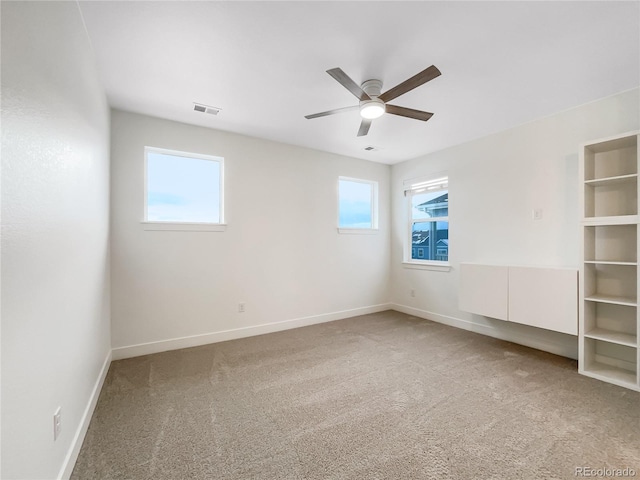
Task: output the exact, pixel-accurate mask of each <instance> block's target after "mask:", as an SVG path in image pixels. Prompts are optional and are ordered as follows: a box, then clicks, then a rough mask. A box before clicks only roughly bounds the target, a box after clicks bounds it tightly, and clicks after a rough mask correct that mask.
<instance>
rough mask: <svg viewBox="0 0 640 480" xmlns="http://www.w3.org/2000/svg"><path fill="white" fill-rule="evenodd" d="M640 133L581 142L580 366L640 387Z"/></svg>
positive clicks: (618, 382) (601, 377)
mask: <svg viewBox="0 0 640 480" xmlns="http://www.w3.org/2000/svg"><path fill="white" fill-rule="evenodd" d="M638 138H639V132H632V133H629V134H625V135H621V136H618V137H613V138H607V139H603V140H599V141H596V142H590V143H588V144H585V145H583V146H582V148H581V152H580V156H581V162H580V179H581V184H582V187H581V188H582V195H581V197H582V198H581V204H582V206H583V218H582V227H581V228H582V236H581V238H582V249H581V250H582V263H581V267H580V305H579V319H580V321H579V339H580V352H579V370H580V373H582V374H584V375H588V376H591V377H594V378H597V379H599V380H604V381H607V382H610V383H614V384H616V385H620V386H623V387H627V388H630V389H633V390H639V391H640V383H639V377H638V365H639V364H640V345H639V344H638V330H639V326H640V316H639V315H638V285H639V283H640V282H638V273H639V271H638V249H639V245H640V244H639V243H638V238H639V235H638V212H639V208H638V205H639V204H638V145H639V143H640V142H639V141H638Z"/></svg>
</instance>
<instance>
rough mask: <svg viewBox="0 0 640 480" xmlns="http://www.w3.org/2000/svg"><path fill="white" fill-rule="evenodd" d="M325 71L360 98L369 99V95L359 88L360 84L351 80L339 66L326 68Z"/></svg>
mask: <svg viewBox="0 0 640 480" xmlns="http://www.w3.org/2000/svg"><path fill="white" fill-rule="evenodd" d="M327 73H328V74H329V75H331V76H332V77H333V78H335V79H336V80H337V81H338V83H340V84H341V85H342V86H343V87H344V88H346V89H347V90H349V91H350V92H351V93H353V94H354V95H355V96H356V97H357V98H359V99H360V100H371V97H370V96H369V95H367V94H366V93H365V92H364V90H362V89H361V88H360V85H358V84H357V83H356V82H354V81H353V80H351V78H350V77H349V75H347V74H346V73H344V72H343V71H342V69H341V68H332V69H331V70H327Z"/></svg>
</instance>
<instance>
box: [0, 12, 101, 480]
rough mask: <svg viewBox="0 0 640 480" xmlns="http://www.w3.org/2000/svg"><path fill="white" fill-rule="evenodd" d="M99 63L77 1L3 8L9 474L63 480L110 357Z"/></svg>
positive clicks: (5, 455) (5, 471)
mask: <svg viewBox="0 0 640 480" xmlns="http://www.w3.org/2000/svg"><path fill="white" fill-rule="evenodd" d="M94 65H95V63H94V60H93V55H92V51H91V47H90V45H89V41H88V39H87V37H86V33H85V30H84V27H83V24H82V19H81V17H80V14H79V11H78V6H77V4H76V3H75V2H42V3H40V2H2V474H1V476H2V478H7V479H20V478H28V479H35V478H38V479H52V478H56V477H57V476H58V474H59V473H60V471H61V467H62V466H63V464H64V462H65V457H66V456H67V454H68V453H69V451H70V448H71V446H72V445H73V439H74V436H75V435H76V433H77V431H78V428H79V426H80V424H81V419H82V415H83V413H84V410H85V408H86V407H87V404H88V402H89V398H90V396H91V392H92V390H93V388H94V385H95V384H96V380H97V379H98V377H99V374H100V371H101V368H102V366H103V363H104V361H105V359H106V358H107V355H108V354H109V351H110V331H109V241H108V224H109V223H108V219H109V110H108V106H107V102H106V98H105V95H104V91H103V89H102V87H101V85H100V83H99V81H98V77H97V73H96V71H95V66H94ZM58 406H60V407H62V432H61V436H60V437H59V438H58V440H57V441H55V442H54V440H53V413H54V411H55V410H56V408H57V407H58Z"/></svg>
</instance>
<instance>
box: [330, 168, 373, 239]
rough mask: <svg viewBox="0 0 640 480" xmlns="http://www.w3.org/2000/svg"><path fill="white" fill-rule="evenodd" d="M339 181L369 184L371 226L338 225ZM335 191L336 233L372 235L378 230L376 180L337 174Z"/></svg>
mask: <svg viewBox="0 0 640 480" xmlns="http://www.w3.org/2000/svg"><path fill="white" fill-rule="evenodd" d="M341 181H347V182H354V183H364V184H365V185H370V186H371V227H341V226H340V182H341ZM336 193H337V195H336V196H337V199H338V208H337V213H338V217H337V222H338V233H342V234H355V235H373V234H376V233H377V232H378V182H376V181H375V180H367V179H364V178H354V177H344V176H339V177H338V182H337V192H336Z"/></svg>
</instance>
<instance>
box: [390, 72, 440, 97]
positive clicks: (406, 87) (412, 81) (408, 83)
mask: <svg viewBox="0 0 640 480" xmlns="http://www.w3.org/2000/svg"><path fill="white" fill-rule="evenodd" d="M440 75H441V73H440V70H438V69H437V68H436V67H435V66H433V65H431V66H430V67H429V68H425V69H424V70H423V71H421V72H420V73H418V74H416V75H414V76H413V77H411V78H409V79H408V80H405V81H404V82H402V83H401V84H399V85H396V86H395V87H393V88H392V89H391V90H387V91H386V92H384V93H383V94H382V95H380V96H379V97H378V98H379V99H380V100H382V101H383V102H385V103H386V102H388V101H389V100H393V99H394V98H396V97H399V96H400V95H404V94H405V93H407V92H409V91H411V90H413V89H414V88H416V87H419V86H420V85H422V84H423V83H427V82H428V81H429V80H433V79H434V78H436V77H438V76H440Z"/></svg>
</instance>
